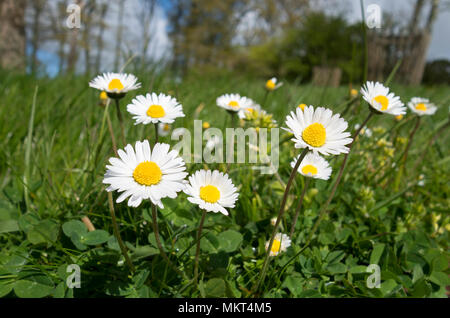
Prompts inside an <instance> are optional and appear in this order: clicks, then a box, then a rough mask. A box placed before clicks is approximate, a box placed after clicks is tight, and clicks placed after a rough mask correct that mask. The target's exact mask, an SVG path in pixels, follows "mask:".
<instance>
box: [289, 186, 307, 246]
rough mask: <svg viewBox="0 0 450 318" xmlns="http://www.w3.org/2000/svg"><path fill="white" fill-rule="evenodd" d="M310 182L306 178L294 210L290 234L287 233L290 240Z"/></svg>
mask: <svg viewBox="0 0 450 318" xmlns="http://www.w3.org/2000/svg"><path fill="white" fill-rule="evenodd" d="M310 182H311V178H308V177H307V178H306V181H305V187H304V188H303V191H302V194H301V195H300V199H299V200H298V205H297V209H296V210H295V216H294V220H293V221H292V226H291V232H290V233H289V237H290V238H291V239H292V234H294V230H295V224H297V219H298V215H299V214H300V210H301V208H302V203H303V199H304V197H305V193H306V190H307V189H308V187H309V183H310Z"/></svg>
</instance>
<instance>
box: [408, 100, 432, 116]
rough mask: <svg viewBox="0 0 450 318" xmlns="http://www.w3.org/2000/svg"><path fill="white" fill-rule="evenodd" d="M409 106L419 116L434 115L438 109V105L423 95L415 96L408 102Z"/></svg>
mask: <svg viewBox="0 0 450 318" xmlns="http://www.w3.org/2000/svg"><path fill="white" fill-rule="evenodd" d="M408 107H409V108H410V109H411V110H412V111H413V112H414V113H416V114H417V115H419V116H422V115H433V114H434V113H435V112H436V110H437V107H436V106H435V105H434V104H433V103H430V100H429V99H427V98H421V97H413V98H412V99H411V101H410V102H409V103H408Z"/></svg>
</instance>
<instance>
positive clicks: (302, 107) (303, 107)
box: [297, 103, 308, 110]
mask: <svg viewBox="0 0 450 318" xmlns="http://www.w3.org/2000/svg"><path fill="white" fill-rule="evenodd" d="M306 106H308V105H306V104H303V103H301V104H298V106H297V108H300V109H301V110H305V107H306Z"/></svg>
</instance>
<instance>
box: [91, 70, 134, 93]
mask: <svg viewBox="0 0 450 318" xmlns="http://www.w3.org/2000/svg"><path fill="white" fill-rule="evenodd" d="M89 86H90V87H93V88H96V89H98V90H101V91H105V92H106V93H107V94H108V96H109V97H113V98H114V97H115V95H123V94H126V93H127V92H129V91H132V90H135V89H138V88H140V87H141V83H137V77H136V76H134V75H133V74H124V73H104V74H102V75H98V76H97V77H96V78H94V79H93V80H92V81H91V82H90V83H89Z"/></svg>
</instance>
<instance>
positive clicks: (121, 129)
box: [114, 98, 126, 147]
mask: <svg viewBox="0 0 450 318" xmlns="http://www.w3.org/2000/svg"><path fill="white" fill-rule="evenodd" d="M114 101H115V102H116V111H117V119H119V124H120V133H121V135H122V136H121V137H122V146H123V147H125V146H126V140H125V127H124V124H123V117H122V112H121V111H120V103H119V99H118V98H115V99H114Z"/></svg>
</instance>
